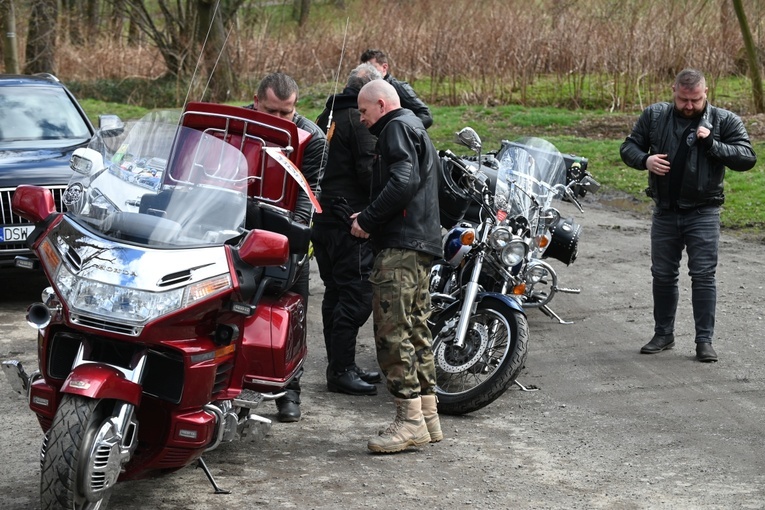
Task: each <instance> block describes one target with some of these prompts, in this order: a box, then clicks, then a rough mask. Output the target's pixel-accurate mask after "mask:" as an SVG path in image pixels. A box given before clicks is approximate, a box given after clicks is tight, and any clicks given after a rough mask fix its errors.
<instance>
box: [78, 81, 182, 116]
mask: <svg viewBox="0 0 765 510" xmlns="http://www.w3.org/2000/svg"><path fill="white" fill-rule="evenodd" d="M67 87H68V88H69V90H71V91H72V93H73V94H74V95H75V97H87V98H90V99H97V100H100V101H105V102H110V103H123V104H128V105H138V106H141V107H143V108H148V109H154V108H166V107H178V106H181V105H182V104H183V101H184V100H185V98H186V94H187V84H186V83H180V82H178V81H177V80H176V79H175V78H169V77H165V78H159V79H156V80H147V79H141V78H126V79H124V80H107V79H102V80H96V81H92V82H78V81H73V82H67Z"/></svg>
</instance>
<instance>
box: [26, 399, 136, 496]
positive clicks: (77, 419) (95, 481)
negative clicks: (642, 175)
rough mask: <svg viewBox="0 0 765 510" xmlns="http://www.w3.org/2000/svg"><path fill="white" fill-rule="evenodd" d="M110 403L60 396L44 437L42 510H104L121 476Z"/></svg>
mask: <svg viewBox="0 0 765 510" xmlns="http://www.w3.org/2000/svg"><path fill="white" fill-rule="evenodd" d="M108 404H109V402H107V401H100V400H93V399H89V398H84V397H80V396H73V395H64V397H63V398H62V400H61V405H60V406H59V408H58V411H56V416H55V418H54V419H53V425H52V426H51V428H50V430H48V433H47V434H46V436H45V438H46V439H45V441H44V443H43V451H42V473H41V476H40V502H41V505H42V508H43V510H48V509H54V508H55V509H65V510H103V509H105V508H106V506H107V504H108V501H109V497H110V496H111V493H112V489H113V487H114V483H115V482H116V481H117V477H118V476H119V473H120V468H121V464H120V462H119V460H118V457H119V455H118V451H119V442H120V438H119V437H118V436H117V434H116V433H115V431H114V429H113V426H112V424H111V422H110V421H108V418H109V416H110V414H109V413H108V412H107V411H106V408H107V407H110V406H109V405H108Z"/></svg>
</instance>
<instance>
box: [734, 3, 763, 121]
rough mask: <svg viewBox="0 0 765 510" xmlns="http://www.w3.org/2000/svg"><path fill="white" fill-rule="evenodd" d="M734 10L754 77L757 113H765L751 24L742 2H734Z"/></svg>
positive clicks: (758, 63)
mask: <svg viewBox="0 0 765 510" xmlns="http://www.w3.org/2000/svg"><path fill="white" fill-rule="evenodd" d="M732 1H733V8H734V9H735V10H736V17H737V18H738V24H739V25H740V26H741V36H742V37H743V38H744V48H746V56H747V59H748V60H749V73H750V75H751V77H752V98H753V99H754V111H755V113H765V103H764V102H763V91H762V74H761V71H760V60H759V58H758V56H757V47H756V46H755V44H754V39H753V38H752V31H751V30H750V29H749V22H748V21H747V19H746V12H745V11H744V6H743V5H742V2H741V0H732Z"/></svg>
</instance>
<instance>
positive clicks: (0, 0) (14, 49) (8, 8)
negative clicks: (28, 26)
mask: <svg viewBox="0 0 765 510" xmlns="http://www.w3.org/2000/svg"><path fill="white" fill-rule="evenodd" d="M0 18H1V19H2V20H3V23H2V26H3V32H4V35H3V65H4V66H5V72H6V73H7V74H19V46H18V40H17V39H16V12H15V10H14V8H13V0H0Z"/></svg>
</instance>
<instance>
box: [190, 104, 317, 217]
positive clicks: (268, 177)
mask: <svg viewBox="0 0 765 510" xmlns="http://www.w3.org/2000/svg"><path fill="white" fill-rule="evenodd" d="M181 122H182V125H183V126H185V127H190V128H193V129H196V130H199V131H202V132H204V133H207V134H212V135H213V136H216V137H218V138H221V139H222V140H226V141H227V142H228V143H230V144H231V145H233V146H235V147H237V148H238V149H239V150H241V151H242V153H243V154H244V156H245V157H246V158H247V165H248V169H249V173H250V177H251V179H250V182H249V185H248V187H247V195H248V196H249V197H251V198H257V199H260V200H263V201H264V202H267V203H270V204H273V205H275V206H277V207H281V208H283V209H287V210H288V211H294V210H295V204H296V201H297V194H298V193H302V191H301V190H300V187H299V185H298V183H297V182H296V181H295V180H294V179H293V178H292V177H291V176H290V175H289V174H287V172H286V171H285V170H284V168H283V167H282V166H281V165H280V164H279V163H278V162H277V161H276V160H274V159H273V158H272V157H271V156H269V155H268V154H267V153H266V152H265V148H266V147H281V148H283V149H285V153H286V154H287V157H288V158H289V159H290V161H292V163H294V164H295V166H296V167H297V168H300V165H301V163H302V159H303V153H304V151H305V147H306V145H307V144H308V141H309V140H310V138H311V133H309V132H307V131H304V130H302V129H299V128H298V127H297V126H296V125H295V123H294V122H291V121H288V120H285V119H281V118H279V117H276V116H274V115H269V114H267V113H263V112H259V111H256V110H252V109H250V108H244V107H240V106H230V105H222V104H215V103H200V102H191V103H188V104H187V105H186V109H185V111H184V113H183V117H182V120H181Z"/></svg>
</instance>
